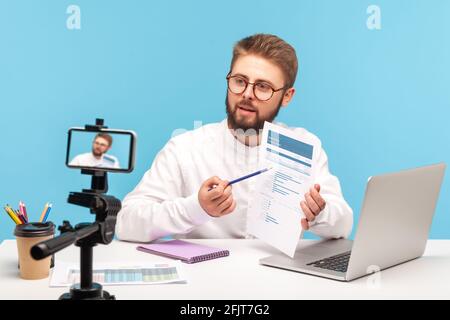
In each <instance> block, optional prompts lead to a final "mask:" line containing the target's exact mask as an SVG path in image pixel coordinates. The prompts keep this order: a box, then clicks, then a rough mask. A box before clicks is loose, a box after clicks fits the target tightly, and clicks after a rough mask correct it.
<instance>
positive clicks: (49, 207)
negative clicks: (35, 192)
mask: <svg viewBox="0 0 450 320" xmlns="http://www.w3.org/2000/svg"><path fill="white" fill-rule="evenodd" d="M52 206H53V204H51V203H50V204H49V205H48V208H47V212H46V213H45V216H44V220H43V221H42V222H46V221H47V218H48V215H49V214H50V210H52Z"/></svg>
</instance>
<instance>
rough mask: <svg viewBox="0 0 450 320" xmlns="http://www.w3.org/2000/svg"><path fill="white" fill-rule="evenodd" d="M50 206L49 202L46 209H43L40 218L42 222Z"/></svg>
mask: <svg viewBox="0 0 450 320" xmlns="http://www.w3.org/2000/svg"><path fill="white" fill-rule="evenodd" d="M47 208H48V202H47V203H46V204H45V206H44V210H42V213H41V217H40V218H39V222H42V221H43V220H44V217H45V214H46V213H47Z"/></svg>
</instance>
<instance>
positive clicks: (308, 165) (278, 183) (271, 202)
mask: <svg viewBox="0 0 450 320" xmlns="http://www.w3.org/2000/svg"><path fill="white" fill-rule="evenodd" d="M314 143H315V141H312V140H311V141H310V140H308V139H305V137H302V136H300V135H299V134H298V133H296V132H295V131H293V130H290V129H287V128H283V127H280V126H277V125H274V124H272V123H269V122H266V123H265V124H264V129H263V133H262V140H261V158H260V159H261V168H268V167H272V170H269V171H268V172H267V173H265V174H261V175H260V176H259V177H258V181H257V188H256V190H255V192H254V193H253V198H252V200H251V203H250V207H249V214H248V217H249V218H248V231H249V232H250V233H251V234H253V235H254V236H256V237H258V238H259V239H261V240H263V241H265V242H267V243H268V244H270V245H272V246H273V247H275V248H277V249H279V250H280V251H282V252H283V253H285V254H287V255H288V256H290V257H293V256H294V254H295V249H296V247H297V244H298V241H299V239H300V238H301V236H302V228H301V222H300V221H301V218H302V217H304V214H303V211H302V210H301V208H300V201H301V200H304V194H305V193H306V192H307V190H308V189H309V188H310V187H311V186H312V184H313V176H314V167H313V163H314V161H313V159H315V154H316V149H317V147H318V146H316V145H314Z"/></svg>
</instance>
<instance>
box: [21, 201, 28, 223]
mask: <svg viewBox="0 0 450 320" xmlns="http://www.w3.org/2000/svg"><path fill="white" fill-rule="evenodd" d="M19 210H20V213H21V214H22V215H23V216H24V217H25V220H26V221H27V222H28V215H27V207H26V206H25V203H23V202H22V201H20V202H19Z"/></svg>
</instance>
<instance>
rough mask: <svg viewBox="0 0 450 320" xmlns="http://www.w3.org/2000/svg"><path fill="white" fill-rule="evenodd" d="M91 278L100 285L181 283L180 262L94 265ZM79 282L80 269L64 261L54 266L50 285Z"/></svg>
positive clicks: (66, 284)
mask: <svg viewBox="0 0 450 320" xmlns="http://www.w3.org/2000/svg"><path fill="white" fill-rule="evenodd" d="M92 280H93V281H94V282H98V283H100V284H102V285H126V284H128V285H133V284H163V283H174V282H178V283H182V282H186V280H185V279H184V278H183V276H182V272H181V263H179V262H178V261H176V262H174V263H171V264H165V263H160V264H147V265H136V266H104V265H102V266H94V269H93V272H92ZM79 282H80V269H79V268H78V266H73V265H69V264H65V263H59V264H57V266H55V270H54V271H53V274H52V278H51V281H50V286H55V287H59V286H68V285H72V284H75V283H79Z"/></svg>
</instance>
